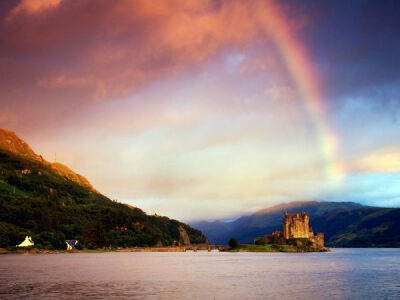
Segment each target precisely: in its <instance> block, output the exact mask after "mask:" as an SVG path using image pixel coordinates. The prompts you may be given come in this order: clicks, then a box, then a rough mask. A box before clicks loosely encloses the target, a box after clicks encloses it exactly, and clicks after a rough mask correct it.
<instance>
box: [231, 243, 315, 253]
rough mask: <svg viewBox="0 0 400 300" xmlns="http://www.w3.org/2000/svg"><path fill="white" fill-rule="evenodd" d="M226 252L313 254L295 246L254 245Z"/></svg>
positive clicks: (243, 245)
mask: <svg viewBox="0 0 400 300" xmlns="http://www.w3.org/2000/svg"><path fill="white" fill-rule="evenodd" d="M224 251H225V252H311V251H310V249H308V248H306V247H299V246H295V245H277V244H266V245H253V244H240V245H239V247H237V248H228V249H225V250H224Z"/></svg>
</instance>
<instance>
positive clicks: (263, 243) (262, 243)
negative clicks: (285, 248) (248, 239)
mask: <svg viewBox="0 0 400 300" xmlns="http://www.w3.org/2000/svg"><path fill="white" fill-rule="evenodd" d="M254 244H256V245H261V246H264V245H265V244H266V243H265V241H264V240H263V239H262V238H259V239H256V240H255V241H254Z"/></svg>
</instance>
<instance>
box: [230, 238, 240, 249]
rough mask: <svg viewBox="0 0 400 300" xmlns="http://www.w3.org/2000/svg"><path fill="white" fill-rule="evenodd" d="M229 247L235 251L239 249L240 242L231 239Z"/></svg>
mask: <svg viewBox="0 0 400 300" xmlns="http://www.w3.org/2000/svg"><path fill="white" fill-rule="evenodd" d="M229 246H230V247H231V248H232V249H235V248H237V247H239V242H238V240H237V239H235V238H230V239H229Z"/></svg>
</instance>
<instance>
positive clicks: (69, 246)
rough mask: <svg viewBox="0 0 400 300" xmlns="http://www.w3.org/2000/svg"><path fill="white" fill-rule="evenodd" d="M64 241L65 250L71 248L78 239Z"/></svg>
mask: <svg viewBox="0 0 400 300" xmlns="http://www.w3.org/2000/svg"><path fill="white" fill-rule="evenodd" d="M65 243H66V244H67V250H72V249H73V248H75V246H76V244H78V240H66V241H65Z"/></svg>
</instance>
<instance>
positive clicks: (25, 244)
mask: <svg viewBox="0 0 400 300" xmlns="http://www.w3.org/2000/svg"><path fill="white" fill-rule="evenodd" d="M33 245H35V243H34V242H33V241H32V238H31V237H30V236H26V237H25V240H24V241H23V242H22V243H21V244H19V245H17V247H33Z"/></svg>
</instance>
